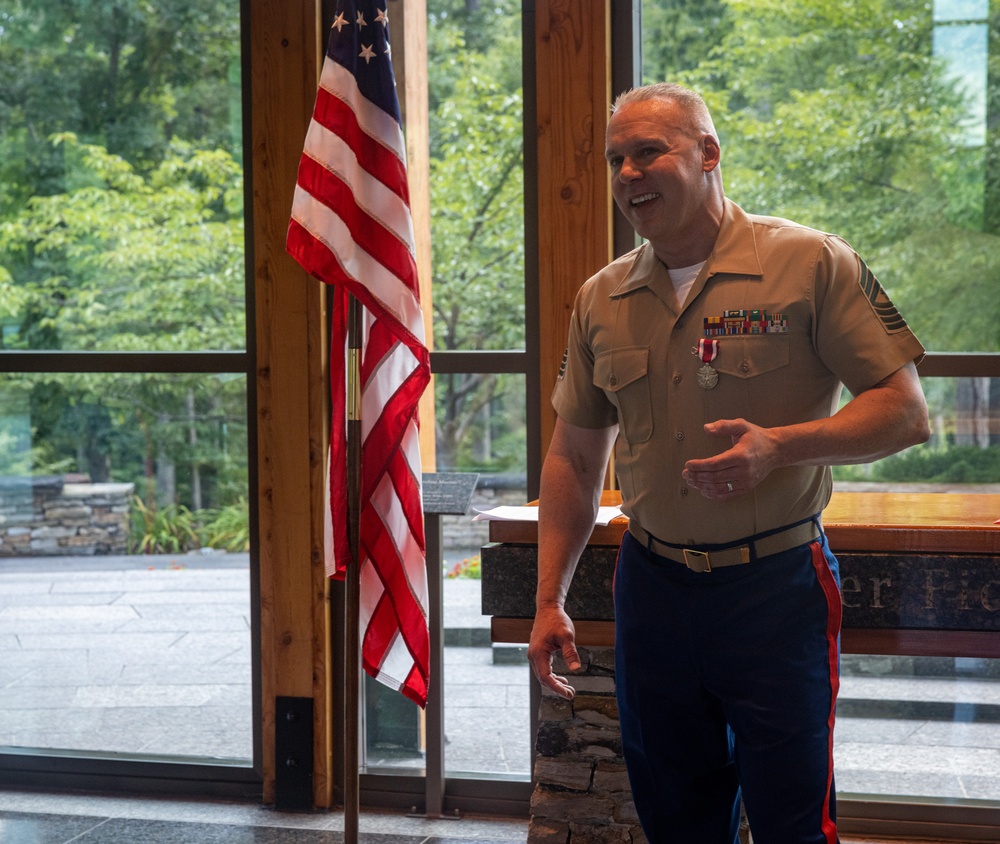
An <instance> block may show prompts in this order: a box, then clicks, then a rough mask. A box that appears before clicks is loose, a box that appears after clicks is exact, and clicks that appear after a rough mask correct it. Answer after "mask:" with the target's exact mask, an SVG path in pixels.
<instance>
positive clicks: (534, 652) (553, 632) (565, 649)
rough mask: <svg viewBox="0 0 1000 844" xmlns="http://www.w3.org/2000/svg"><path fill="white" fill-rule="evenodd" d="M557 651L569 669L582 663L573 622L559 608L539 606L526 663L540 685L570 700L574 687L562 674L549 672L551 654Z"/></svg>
mask: <svg viewBox="0 0 1000 844" xmlns="http://www.w3.org/2000/svg"><path fill="white" fill-rule="evenodd" d="M554 653H559V654H560V655H561V656H562V658H563V661H564V662H565V663H566V667H567V668H568V669H569V670H570V671H579V670H580V669H581V668H582V667H583V666H582V663H581V662H580V655H579V654H578V653H577V651H576V630H575V628H574V627H573V622H572V620H571V619H570V617H569V616H568V615H566V613H565V611H563V610H562V609H561V608H560V607H542V608H540V609H539V610H538V612H536V613H535V624H534V626H533V627H532V628H531V642H530V643H529V644H528V662H529V663H530V664H531V669H532V670H533V671H534V672H535V676H536V677H537V678H538V681H539V682H540V683H541V684H542V685H543V686H548V687H549V688H550V689H551V690H552V691H554V692H555V693H556V694H557V695H559V696H561V697H564V698H566V699H567V700H572V699H573V695H575V694H576V690H575V689H574V688H573V687H572V686H571V685H570V684H569V682H568V681H567V680H566V678H565V677H561V676H559V675H558V674H553V673H552V655H553V654H554Z"/></svg>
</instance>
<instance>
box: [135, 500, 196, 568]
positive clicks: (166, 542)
mask: <svg viewBox="0 0 1000 844" xmlns="http://www.w3.org/2000/svg"><path fill="white" fill-rule="evenodd" d="M199 545H200V542H199V539H198V522H197V519H196V517H195V515H194V514H193V513H192V512H191V511H190V510H189V509H188V508H187V507H185V506H183V505H179V504H168V505H167V506H165V507H156V506H151V507H147V506H146V504H145V502H144V501H143V500H142V499H141V498H139V497H138V496H134V497H133V498H132V530H131V534H130V536H129V550H130V552H131V553H133V554H183V553H185V552H187V551H192V550H194V549H196V548H198V547H199Z"/></svg>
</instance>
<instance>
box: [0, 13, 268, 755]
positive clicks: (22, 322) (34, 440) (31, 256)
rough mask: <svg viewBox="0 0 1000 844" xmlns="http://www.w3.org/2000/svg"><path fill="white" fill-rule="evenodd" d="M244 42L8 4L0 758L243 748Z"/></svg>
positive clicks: (211, 24)
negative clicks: (242, 43)
mask: <svg viewBox="0 0 1000 844" xmlns="http://www.w3.org/2000/svg"><path fill="white" fill-rule="evenodd" d="M240 43H241V28H240V6H239V2H238V0H162V2H158V3H156V4H143V3H131V2H124V3H116V4H112V5H110V6H109V4H106V3H101V2H97V0H69V2H64V3H48V2H38V0H0V753H3V760H0V767H2V765H3V764H4V762H10V761H11V760H15V761H16V760H20V761H16V764H22V763H23V761H24V760H25V759H26V758H29V757H37V758H42V757H61V758H65V759H72V758H76V757H82V756H85V757H88V758H96V759H113V760H120V759H122V758H127V759H131V760H140V761H153V760H159V761H166V760H170V761H171V762H172V763H177V762H185V763H191V764H195V763H197V764H201V763H206V764H221V765H225V766H229V767H234V768H241V767H243V768H249V767H250V766H251V764H252V757H253V747H254V740H253V734H254V726H253V725H254V723H255V719H254V717H253V712H254V700H253V698H254V695H253V691H252V688H253V682H252V670H253V664H254V660H253V659H252V650H253V647H252V637H251V630H252V624H251V595H250V570H251V569H250V567H251V556H252V553H254V549H253V548H252V544H251V531H250V523H251V522H250V515H249V505H248V502H249V501H250V498H251V496H250V495H249V493H248V491H249V489H250V488H251V487H250V481H251V471H252V464H251V461H250V456H249V455H250V444H251V442H250V438H249V437H248V420H250V419H252V413H251V412H250V409H249V402H250V400H251V395H252V391H251V390H250V389H249V384H250V381H249V377H250V374H251V373H252V371H253V368H252V364H251V353H250V351H249V343H248V335H247V320H246V281H245V272H244V218H243V163H242V147H243V139H242V114H241V111H242V108H241V101H242V94H241V54H240ZM12 764H14V762H12Z"/></svg>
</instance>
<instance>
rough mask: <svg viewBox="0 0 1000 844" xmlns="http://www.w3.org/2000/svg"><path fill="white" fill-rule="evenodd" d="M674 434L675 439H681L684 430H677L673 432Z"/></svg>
mask: <svg viewBox="0 0 1000 844" xmlns="http://www.w3.org/2000/svg"><path fill="white" fill-rule="evenodd" d="M674 436H675V437H677V439H679V440H682V439H684V432H683V431H678V432H677V433H676V434H674Z"/></svg>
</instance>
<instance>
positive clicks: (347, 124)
mask: <svg viewBox="0 0 1000 844" xmlns="http://www.w3.org/2000/svg"><path fill="white" fill-rule="evenodd" d="M313 120H315V121H316V122H317V123H319V124H320V125H321V126H323V127H325V128H327V129H329V130H330V131H331V132H333V134H335V135H337V136H338V137H340V138H343V139H344V141H346V142H347V144H348V145H349V146H350V147H351V149H352V150H354V154H355V155H356V156H357V157H358V163H359V164H360V165H361V166H362V167H363V168H364V169H365V170H367V171H368V172H369V173H371V174H372V175H373V176H374V177H375V178H376V179H378V180H379V181H380V182H382V183H383V184H384V185H385V186H386V187H387V188H389V190H391V191H394V192H395V193H396V195H397V196H398V197H399V198H400V199H402V200H403V201H404V202H405V203H407V205H409V203H410V187H409V183H408V182H407V181H406V169H405V168H404V166H403V162H402V161H400V160H399V159H398V158H396V156H395V155H394V154H393V153H392V152H391V151H390V150H387V149H386V148H385V147H383V146H382V145H381V144H378V143H372V138H371V136H370V135H368V134H366V133H365V131H364V129H362V128H361V127H360V126H359V125H358V119H357V117H356V116H355V115H354V112H353V111H352V110H351V108H350V106H348V105H347V103H345V102H344V101H343V100H341V99H340V98H339V97H337V96H334V95H333V94H331V93H330V92H329V91H326V90H324V89H323V88H320V89H319V92H318V93H317V95H316V110H315V112H314V113H313Z"/></svg>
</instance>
